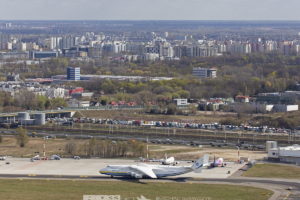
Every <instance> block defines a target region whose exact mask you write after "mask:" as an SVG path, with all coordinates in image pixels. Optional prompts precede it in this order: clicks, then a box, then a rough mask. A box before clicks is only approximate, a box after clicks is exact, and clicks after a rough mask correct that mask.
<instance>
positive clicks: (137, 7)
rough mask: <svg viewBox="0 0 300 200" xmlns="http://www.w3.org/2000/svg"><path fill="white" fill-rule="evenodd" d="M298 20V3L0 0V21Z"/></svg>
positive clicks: (281, 0) (287, 0) (284, 0)
mask: <svg viewBox="0 0 300 200" xmlns="http://www.w3.org/2000/svg"><path fill="white" fill-rule="evenodd" d="M16 19H24V20H26V19H29V20H30V19H31V20H48V19H49V20H57V19H67V20H76V19H78V20H92V19H94V20H300V0H0V20H16Z"/></svg>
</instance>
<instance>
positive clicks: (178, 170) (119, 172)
mask: <svg viewBox="0 0 300 200" xmlns="http://www.w3.org/2000/svg"><path fill="white" fill-rule="evenodd" d="M207 165H208V155H205V156H204V157H202V158H200V159H198V160H197V161H195V162H194V163H193V165H192V166H188V167H187V166H170V165H149V164H144V163H140V164H135V165H108V166H107V167H105V168H104V169H101V170H100V171H99V173H100V174H105V175H110V176H112V177H114V176H125V177H132V178H161V177H166V176H177V175H181V174H186V173H189V172H196V173H200V172H201V169H202V167H204V166H207Z"/></svg>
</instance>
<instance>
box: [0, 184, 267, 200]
mask: <svg viewBox="0 0 300 200" xmlns="http://www.w3.org/2000/svg"><path fill="white" fill-rule="evenodd" d="M216 191H217V192H216ZM0 194H1V199H6V200H18V199H22V200H50V199H51V200H52V199H64V200H77V199H78V200H81V199H82V197H83V195H121V197H122V198H126V197H127V198H128V197H135V198H136V197H140V196H141V195H143V196H144V197H146V198H150V199H155V198H156V197H177V198H180V197H198V198H209V199H211V200H219V199H220V200H221V199H222V200H234V199H237V200H238V199H239V200H244V199H245V200H248V199H249V200H250V199H256V200H267V199H269V197H270V196H271V195H272V192H271V191H269V190H264V189H259V188H254V187H246V186H239V187H236V186H232V185H213V184H187V183H145V184H140V183H132V182H126V183H125V182H118V181H109V182H104V181H54V180H48V181H47V180H12V179H9V180H4V179H2V180H0Z"/></svg>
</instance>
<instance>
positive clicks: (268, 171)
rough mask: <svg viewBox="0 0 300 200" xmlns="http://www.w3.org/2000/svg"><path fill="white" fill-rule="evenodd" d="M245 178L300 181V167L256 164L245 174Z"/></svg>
mask: <svg viewBox="0 0 300 200" xmlns="http://www.w3.org/2000/svg"><path fill="white" fill-rule="evenodd" d="M243 176H247V177H262V178H287V179H300V167H296V166H287V165H280V164H256V165H254V166H253V167H252V168H250V169H249V170H248V171H246V172H244V173H243Z"/></svg>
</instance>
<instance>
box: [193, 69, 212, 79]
mask: <svg viewBox="0 0 300 200" xmlns="http://www.w3.org/2000/svg"><path fill="white" fill-rule="evenodd" d="M193 76H196V77H198V78H216V77H217V69H214V68H211V69H208V68H201V67H194V68H193Z"/></svg>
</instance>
